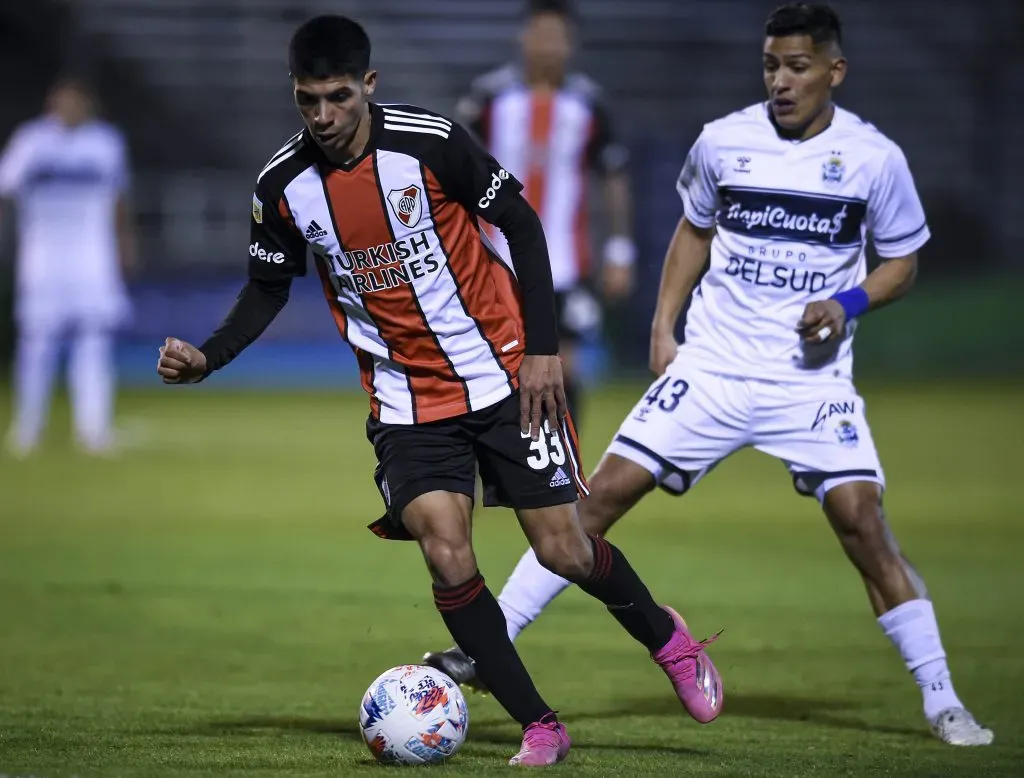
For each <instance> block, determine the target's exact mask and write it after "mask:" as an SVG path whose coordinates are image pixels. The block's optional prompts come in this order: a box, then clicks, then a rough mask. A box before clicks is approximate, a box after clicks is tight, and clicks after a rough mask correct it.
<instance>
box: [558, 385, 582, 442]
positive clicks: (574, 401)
mask: <svg viewBox="0 0 1024 778" xmlns="http://www.w3.org/2000/svg"><path fill="white" fill-rule="evenodd" d="M562 389H563V391H564V392H565V404H566V405H567V406H568V408H569V413H571V414H572V421H573V425H574V426H575V427H576V429H579V428H580V422H581V420H582V419H583V406H581V405H580V403H581V402H582V400H581V398H580V384H579V381H577V380H576V379H575V378H570V377H568V376H566V377H565V378H563V380H562Z"/></svg>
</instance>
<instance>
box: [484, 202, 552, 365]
mask: <svg viewBox="0 0 1024 778" xmlns="http://www.w3.org/2000/svg"><path fill="white" fill-rule="evenodd" d="M494 226H496V227H497V228H498V229H499V230H501V232H502V234H503V235H504V236H505V240H507V241H508V250H509V254H510V255H511V257H512V267H514V268H515V271H516V278H517V279H518V281H519V289H520V291H521V292H522V298H523V327H524V328H525V330H526V353H527V354H537V355H541V354H557V353H558V319H557V316H556V314H555V288H554V283H553V282H552V280H551V260H550V259H549V258H548V244H547V241H546V240H545V238H544V228H543V227H542V226H541V223H540V218H539V217H538V216H537V213H536V211H534V210H533V208H531V207H530V204H529V203H528V202H526V200H525V199H523V198H522V197H517V198H516V200H514V201H512V202H511V203H509V205H508V206H507V207H506V208H505V209H504V210H503V211H502V213H501V215H500V216H499V217H498V219H497V221H496V222H495V225H494Z"/></svg>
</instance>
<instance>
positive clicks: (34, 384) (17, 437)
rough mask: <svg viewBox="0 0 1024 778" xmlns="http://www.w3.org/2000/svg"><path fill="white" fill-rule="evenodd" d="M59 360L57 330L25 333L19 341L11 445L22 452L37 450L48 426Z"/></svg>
mask: <svg viewBox="0 0 1024 778" xmlns="http://www.w3.org/2000/svg"><path fill="white" fill-rule="evenodd" d="M59 356H60V331H59V329H57V328H55V327H39V328H32V329H26V330H25V331H23V332H22V333H21V335H20V336H19V338H18V351H17V357H16V360H15V369H14V420H13V421H14V424H13V429H12V434H11V443H12V444H13V445H15V446H16V447H17V448H19V449H21V450H23V451H29V450H31V449H33V448H35V446H36V445H37V444H38V443H39V438H40V436H41V435H42V432H43V427H45V426H46V417H47V415H48V412H49V409H50V399H51V396H52V394H53V382H54V378H55V377H56V375H57V362H58V358H59Z"/></svg>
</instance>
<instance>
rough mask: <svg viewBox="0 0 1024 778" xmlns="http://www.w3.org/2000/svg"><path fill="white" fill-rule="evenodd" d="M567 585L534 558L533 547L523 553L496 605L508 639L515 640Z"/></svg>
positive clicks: (567, 583)
mask: <svg viewBox="0 0 1024 778" xmlns="http://www.w3.org/2000/svg"><path fill="white" fill-rule="evenodd" d="M569 586H570V583H569V582H568V581H566V580H565V579H564V578H559V577H558V576H557V575H555V574H554V573H552V572H550V571H549V570H547V569H545V568H544V567H543V566H542V565H541V563H540V562H538V561H537V555H536V554H534V553H533V549H532V548H531V549H530V550H529V551H527V552H526V553H525V554H523V558H522V559H520V560H519V564H517V565H516V569H515V570H513V571H512V575H510V576H509V577H508V580H507V581H506V582H505V586H504V588H503V589H502V590H501V594H499V595H498V605H500V606H501V612H502V613H504V614H505V623H506V625H507V626H508V637H509V639H510V640H513V641H514V640H515V639H516V638H517V637H518V636H519V633H520V632H522V631H523V630H524V629H526V627H527V626H528V625H529V624H531V623H532V622H533V621H534V620H535V619H536V618H537V617H538V616H539V615H540V612H541V611H542V610H544V608H546V607H547V605H548V603H549V602H551V601H552V600H553V599H555V597H557V596H558V595H559V594H561V593H562V592H563V591H565V590H566V589H567V588H568V587H569Z"/></svg>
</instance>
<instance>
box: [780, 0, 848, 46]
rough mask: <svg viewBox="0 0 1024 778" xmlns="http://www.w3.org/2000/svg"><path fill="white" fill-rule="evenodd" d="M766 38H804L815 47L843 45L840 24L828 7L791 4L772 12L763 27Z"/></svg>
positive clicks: (826, 5) (814, 4)
mask: <svg viewBox="0 0 1024 778" xmlns="http://www.w3.org/2000/svg"><path fill="white" fill-rule="evenodd" d="M764 33H765V35H767V36H769V37H772V38H785V37H788V36H790V35H807V36H809V37H810V39H811V40H812V41H813V42H814V45H815V46H820V45H821V44H822V43H835V44H836V45H839V46H841V45H842V43H843V23H842V22H841V21H840V20H839V14H837V13H836V12H835V11H834V10H833V9H832V7H831V6H829V5H828V4H827V3H790V4H789V5H783V6H780V7H778V8H776V9H775V10H774V11H772V13H771V16H769V17H768V21H767V22H766V23H765V26H764Z"/></svg>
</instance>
